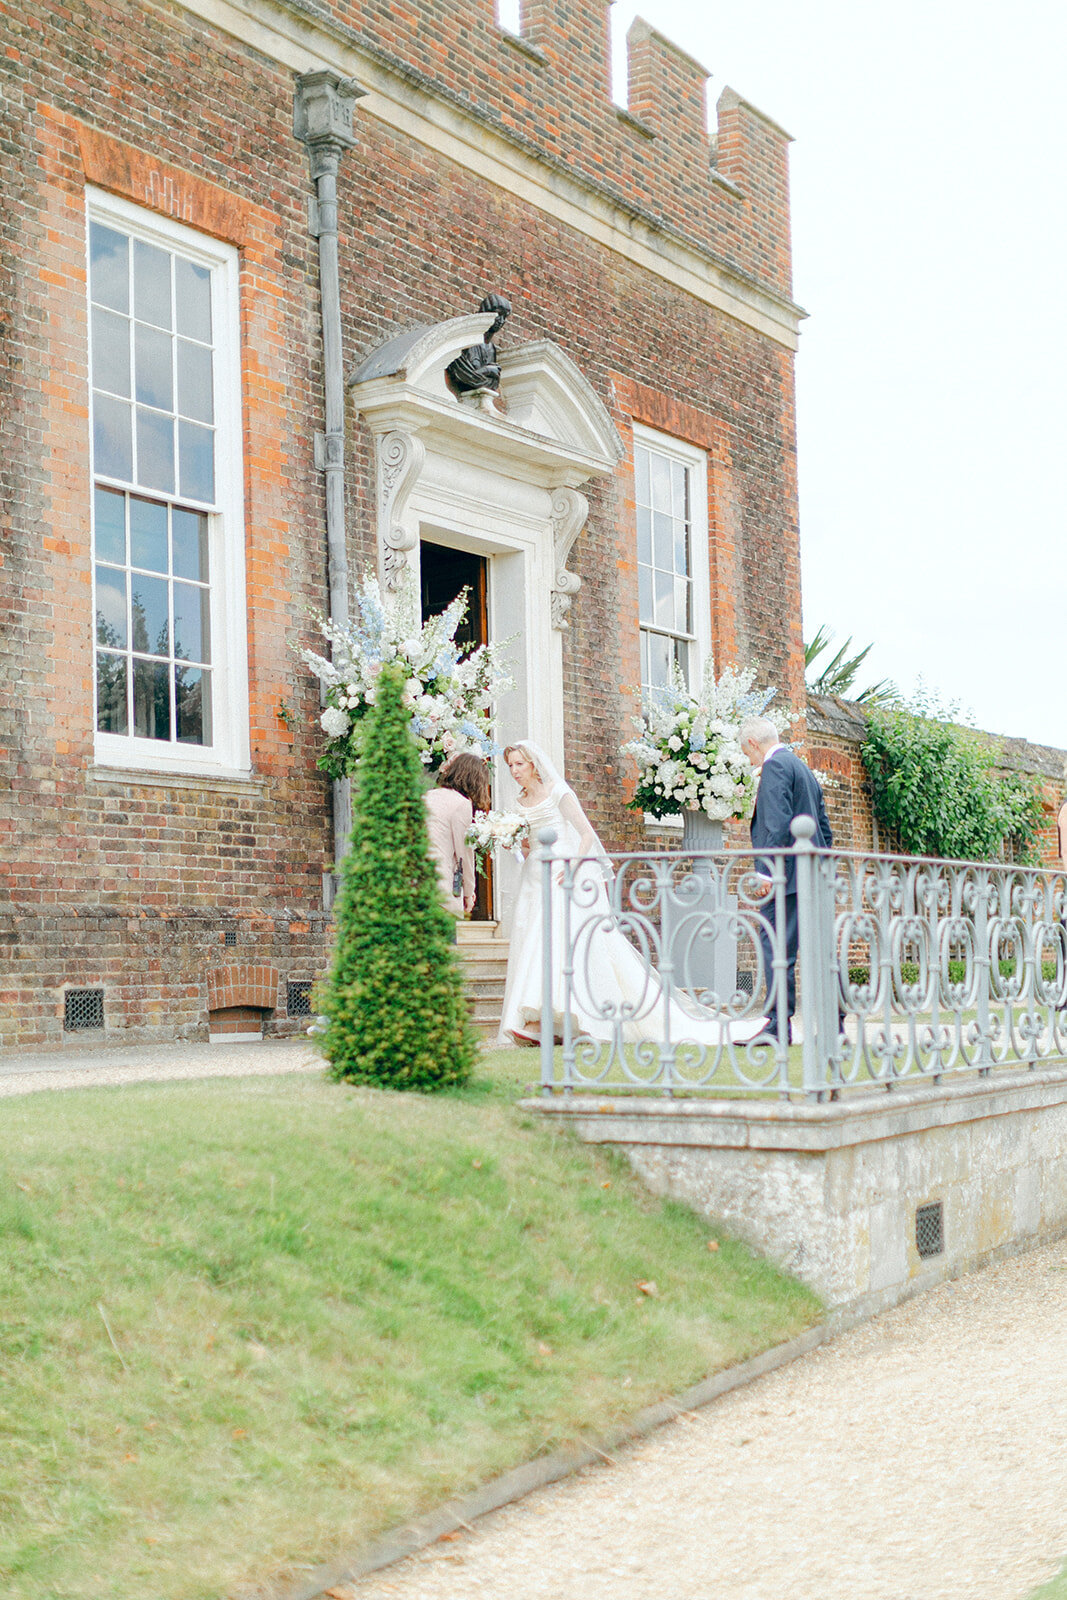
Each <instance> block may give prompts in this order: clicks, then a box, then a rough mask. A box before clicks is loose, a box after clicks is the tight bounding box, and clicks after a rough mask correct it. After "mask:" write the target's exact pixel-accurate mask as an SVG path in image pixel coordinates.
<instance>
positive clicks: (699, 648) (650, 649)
mask: <svg viewBox="0 0 1067 1600" xmlns="http://www.w3.org/2000/svg"><path fill="white" fill-rule="evenodd" d="M634 480H635V491H636V504H637V581H638V595H639V608H640V609H639V617H640V627H641V693H642V697H643V698H644V700H645V702H646V703H647V702H648V700H649V699H650V698H651V697H653V696H654V695H655V694H656V693H657V691H660V690H664V689H668V688H669V687H670V683H671V675H672V670H673V668H674V667H675V666H677V667H678V668H680V670H681V673H682V677H683V678H684V679H685V681H686V683H687V684H688V685H689V686H690V688H692V689H696V688H697V687H698V685H699V681H700V674H701V672H702V671H703V668H704V662H705V660H706V659H707V658H708V656H709V654H710V650H711V604H710V595H709V586H708V556H707V550H708V515H707V457H706V456H705V455H704V453H703V451H702V450H697V449H695V448H694V447H693V446H691V445H686V444H683V443H682V442H681V441H679V440H676V439H671V438H668V437H667V436H666V435H664V434H659V433H653V432H652V430H651V429H649V428H638V427H636V426H635V428H634Z"/></svg>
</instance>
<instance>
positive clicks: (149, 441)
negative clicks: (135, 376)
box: [137, 406, 174, 494]
mask: <svg viewBox="0 0 1067 1600" xmlns="http://www.w3.org/2000/svg"><path fill="white" fill-rule="evenodd" d="M137 481H138V483H142V484H143V485H144V487H145V488H146V489H161V490H162V491H163V493H164V494H168V493H170V492H172V491H173V489H174V421H173V418H171V417H168V416H166V415H164V413H163V412H161V411H149V410H147V409H146V408H145V407H144V406H138V407H137Z"/></svg>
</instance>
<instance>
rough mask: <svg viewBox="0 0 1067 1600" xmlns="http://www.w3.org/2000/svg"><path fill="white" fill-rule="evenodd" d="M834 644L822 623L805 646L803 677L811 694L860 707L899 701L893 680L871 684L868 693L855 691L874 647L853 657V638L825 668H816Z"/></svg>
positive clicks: (865, 648) (832, 636) (898, 693)
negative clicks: (861, 671) (837, 697)
mask: <svg viewBox="0 0 1067 1600" xmlns="http://www.w3.org/2000/svg"><path fill="white" fill-rule="evenodd" d="M833 642H834V635H833V632H832V631H831V629H829V628H828V627H827V626H826V624H825V622H822V623H820V624H819V627H818V628H817V630H816V632H815V637H814V638H813V639H812V640H811V642H810V644H806V645H805V646H804V676H805V681H806V683H807V686H808V692H809V694H826V695H840V696H841V697H842V699H845V700H851V701H853V702H854V704H856V705H861V706H885V705H892V704H894V703H895V702H896V701H897V700H899V699H900V690H899V689H898V688H897V686H896V684H895V683H894V682H893V681H892V679H890V678H880V679H879V681H878V682H877V683H871V684H868V685H867V687H866V689H860V690H857V689H856V679H857V677H858V676H859V670H860V668H861V667H862V665H863V663H864V661H866V659H867V657H868V656H869V655H870V653H871V651H872V650H873V648H874V646H873V644H869V645H866V646H865V647H864V648H863V649H862V650H858V651H857V652H856V654H855V655H854V656H850V655H849V651H850V650H851V648H852V635H851V634H849V636H848V638H847V639H846V640H845V642H844V644H843V645H842V646H841V648H840V649H839V650H838V651H837V654H836V655H834V656H833V657H832V658H831V659H830V660H829V661H827V662H826V663H825V664H824V665H823V666H821V667H817V666H816V663H817V662H818V659H819V657H820V656H824V655H825V654H826V652H827V651H828V650H829V649H830V647H831V645H832V644H833Z"/></svg>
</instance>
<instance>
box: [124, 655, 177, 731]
mask: <svg viewBox="0 0 1067 1600" xmlns="http://www.w3.org/2000/svg"><path fill="white" fill-rule="evenodd" d="M170 672H171V669H170V667H169V666H168V665H167V663H166V662H165V661H135V662H134V664H133V731H134V734H135V735H136V737H137V738H138V739H169V738H170Z"/></svg>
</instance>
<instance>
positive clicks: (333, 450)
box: [314, 433, 345, 472]
mask: <svg viewBox="0 0 1067 1600" xmlns="http://www.w3.org/2000/svg"><path fill="white" fill-rule="evenodd" d="M314 438H315V466H316V468H317V470H318V471H319V472H330V471H331V470H333V471H336V470H337V469H338V468H339V467H343V466H344V464H345V436H344V434H343V433H316V434H315V436H314Z"/></svg>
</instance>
